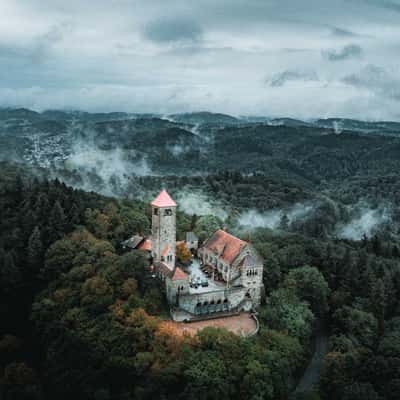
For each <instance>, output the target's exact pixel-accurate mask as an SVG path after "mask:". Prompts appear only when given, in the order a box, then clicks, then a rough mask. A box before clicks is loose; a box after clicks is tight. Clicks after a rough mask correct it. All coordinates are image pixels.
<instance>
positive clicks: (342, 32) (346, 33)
mask: <svg viewBox="0 0 400 400" xmlns="http://www.w3.org/2000/svg"><path fill="white" fill-rule="evenodd" d="M331 31H332V35H334V36H338V37H345V38H348V37H356V36H359V35H358V34H357V33H355V32H352V31H350V30H348V29H343V28H339V27H337V26H332V27H331Z"/></svg>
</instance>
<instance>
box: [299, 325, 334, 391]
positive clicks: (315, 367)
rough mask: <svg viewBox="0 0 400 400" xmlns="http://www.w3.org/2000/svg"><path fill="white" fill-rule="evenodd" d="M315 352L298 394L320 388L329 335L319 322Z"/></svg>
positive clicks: (301, 380) (301, 381)
mask: <svg viewBox="0 0 400 400" xmlns="http://www.w3.org/2000/svg"><path fill="white" fill-rule="evenodd" d="M314 346H315V351H314V355H313V357H312V359H311V361H310V363H309V364H308V366H307V368H306V370H305V371H304V374H303V376H302V377H301V379H300V381H299V383H298V385H297V387H296V389H295V393H296V392H297V393H298V392H308V391H311V390H313V389H315V388H317V387H318V384H319V380H320V376H321V368H322V364H323V361H324V357H325V354H326V353H327V351H328V334H327V331H326V327H325V325H324V323H323V322H321V321H319V322H317V326H316V329H315V342H314Z"/></svg>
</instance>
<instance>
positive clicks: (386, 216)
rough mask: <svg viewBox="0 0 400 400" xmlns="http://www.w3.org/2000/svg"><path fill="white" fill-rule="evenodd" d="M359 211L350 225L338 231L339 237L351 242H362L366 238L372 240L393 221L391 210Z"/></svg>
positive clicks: (361, 209)
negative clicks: (384, 226) (372, 237)
mask: <svg viewBox="0 0 400 400" xmlns="http://www.w3.org/2000/svg"><path fill="white" fill-rule="evenodd" d="M357 211H358V212H357V215H356V216H355V217H354V218H353V219H352V220H351V221H350V222H349V223H348V224H346V225H344V226H342V227H340V228H339V229H338V230H337V235H338V237H340V238H343V239H351V240H361V239H362V238H363V237H364V236H366V237H368V238H370V237H371V236H373V235H374V234H375V233H377V232H378V231H379V229H380V228H381V227H382V225H384V224H386V223H388V222H390V221H391V213H390V210H389V209H388V208H386V207H381V208H378V209H372V208H368V207H362V208H360V209H358V210H357Z"/></svg>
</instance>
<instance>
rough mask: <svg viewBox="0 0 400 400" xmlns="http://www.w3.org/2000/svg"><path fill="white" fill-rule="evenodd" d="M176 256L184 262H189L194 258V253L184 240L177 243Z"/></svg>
mask: <svg viewBox="0 0 400 400" xmlns="http://www.w3.org/2000/svg"><path fill="white" fill-rule="evenodd" d="M176 258H177V259H178V260H179V261H180V262H182V263H184V264H186V263H188V262H189V261H190V260H191V259H192V253H191V252H190V250H189V249H188V248H187V247H186V244H185V243H184V242H181V243H178V244H177V245H176Z"/></svg>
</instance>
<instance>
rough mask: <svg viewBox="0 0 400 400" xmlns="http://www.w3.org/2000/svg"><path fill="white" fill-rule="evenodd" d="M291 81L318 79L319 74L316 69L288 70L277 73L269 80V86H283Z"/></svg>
mask: <svg viewBox="0 0 400 400" xmlns="http://www.w3.org/2000/svg"><path fill="white" fill-rule="evenodd" d="M290 81H303V82H308V81H318V75H317V74H316V73H315V72H314V71H310V72H305V71H291V70H286V71H283V72H280V73H278V74H275V75H274V76H273V77H272V78H271V79H270V80H269V81H268V84H269V86H272V87H281V86H283V85H285V84H286V83H287V82H290Z"/></svg>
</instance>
